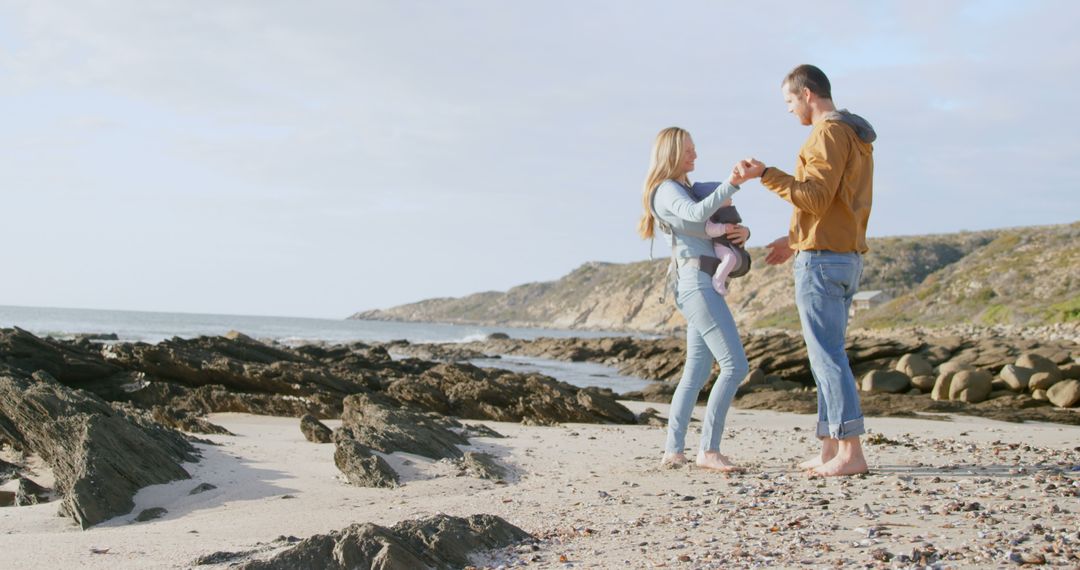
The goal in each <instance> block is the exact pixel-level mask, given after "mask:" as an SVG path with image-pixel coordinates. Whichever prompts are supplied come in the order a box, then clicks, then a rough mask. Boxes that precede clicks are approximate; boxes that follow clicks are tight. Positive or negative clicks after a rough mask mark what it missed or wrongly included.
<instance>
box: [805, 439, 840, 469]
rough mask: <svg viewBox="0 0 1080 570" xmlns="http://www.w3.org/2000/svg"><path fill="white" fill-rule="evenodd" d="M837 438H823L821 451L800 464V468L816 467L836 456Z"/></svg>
mask: <svg viewBox="0 0 1080 570" xmlns="http://www.w3.org/2000/svg"><path fill="white" fill-rule="evenodd" d="M836 447H837V445H836V440H835V439H833V438H831V437H824V438H821V453H820V454H819V455H816V456H814V457H811V458H810V459H807V460H806V461H803V462H802V463H800V464H799V469H814V468H817V467H821V466H822V465H824V464H826V463H828V462H829V461H830V460H831V459H832V458H833V457H836Z"/></svg>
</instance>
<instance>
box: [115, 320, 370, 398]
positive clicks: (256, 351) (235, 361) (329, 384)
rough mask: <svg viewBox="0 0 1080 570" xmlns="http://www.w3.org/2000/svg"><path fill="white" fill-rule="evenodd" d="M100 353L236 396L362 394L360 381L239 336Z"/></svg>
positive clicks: (168, 377)
mask: <svg viewBox="0 0 1080 570" xmlns="http://www.w3.org/2000/svg"><path fill="white" fill-rule="evenodd" d="M103 353H104V354H105V355H106V356H107V357H108V358H109V359H110V361H111V362H115V363H117V364H120V365H121V366H124V367H126V368H128V369H130V370H134V371H138V372H142V373H144V374H146V375H147V376H150V377H153V378H158V379H162V380H167V381H169V382H172V383H176V384H181V385H184V386H188V387H199V386H210V385H220V386H224V387H226V388H228V389H229V390H233V391H239V392H252V393H265V394H281V395H292V396H305V395H310V394H312V393H315V392H319V391H333V392H337V393H340V394H352V393H356V392H361V391H364V390H366V387H365V386H364V385H363V384H362V383H360V382H357V381H355V380H354V379H351V378H343V377H341V376H340V375H338V374H335V373H333V371H331V370H330V369H328V367H326V366H324V365H323V364H321V363H318V362H316V361H314V360H313V359H311V358H309V357H307V356H306V355H304V354H301V353H298V352H292V351H288V350H285V349H283V348H278V347H274V346H270V345H267V344H263V343H261V342H258V341H256V340H253V339H251V338H249V337H246V336H243V335H239V336H237V337H236V338H232V339H229V338H225V337H199V338H195V339H180V338H173V339H171V340H167V341H163V342H161V343H158V344H156V345H149V344H145V343H134V344H118V345H113V346H111V347H107V348H106V349H105V350H104V351H103Z"/></svg>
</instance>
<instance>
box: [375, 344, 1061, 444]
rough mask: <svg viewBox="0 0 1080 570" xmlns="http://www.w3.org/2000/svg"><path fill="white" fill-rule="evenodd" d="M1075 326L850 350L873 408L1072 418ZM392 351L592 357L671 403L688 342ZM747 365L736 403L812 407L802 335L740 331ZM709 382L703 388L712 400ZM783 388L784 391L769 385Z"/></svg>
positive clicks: (448, 357) (401, 348)
mask: <svg viewBox="0 0 1080 570" xmlns="http://www.w3.org/2000/svg"><path fill="white" fill-rule="evenodd" d="M1072 331H1073V327H1071V326H1056V327H1046V328H1043V329H1041V330H1030V329H1029V331H1028V333H1027V334H1016V336H1011V335H1012V334H1014V333H1017V331H1011V330H1009V329H1007V328H1004V327H999V328H975V327H953V328H949V329H936V330H925V329H906V330H902V331H894V332H893V333H892V334H889V335H886V334H885V333H884V332H883V331H872V332H867V331H856V332H854V333H853V334H851V335H849V336H850V338H849V340H848V346H847V352H848V356H849V358H850V361H851V365H852V370H853V371H854V372H855V375H856V378H857V380H858V382H859V384H860V389H861V390H862V400H863V407H864V411H865V412H866V413H867V415H911V414H914V413H917V412H928V413H967V414H972V415H979V416H984V417H990V418H994V419H1000V420H1006V421H1051V422H1060V423H1067V424H1073V425H1076V424H1078V423H1080V413H1076V410H1075V408H1076V407H1077V406H1078V405H1080V344H1078V343H1077V341H1076V340H1075V337H1074V336H1073V335H1072ZM381 346H382V347H383V348H385V349H386V350H387V351H388V352H390V353H393V354H396V355H407V356H418V357H421V358H427V359H435V360H443V361H447V362H455V361H456V362H460V361H464V360H473V359H477V358H488V357H497V356H500V355H515V356H530V357H538V358H549V359H555V360H564V361H571V362H595V363H599V364H604V365H608V366H612V367H614V368H616V369H617V370H618V371H619V373H620V374H624V375H628V376H637V377H640V378H645V379H649V380H656V381H658V383H657V384H654V385H652V386H649V387H648V388H646V389H644V390H642V391H641V392H631V393H627V394H622V395H621V397H622V398H626V399H643V400H645V401H650V402H668V401H670V399H671V395H672V393H673V392H674V389H675V384H676V383H677V382H678V379H679V376H680V374H681V373H682V365H683V361H684V359H685V348H684V341H683V340H682V339H681V338H677V337H664V338H658V339H642V338H634V337H609V338H539V339H535V340H521V339H512V338H508V337H506V336H505V335H496V336H493V337H491V338H488V339H486V340H483V341H477V342H470V343H460V344H412V343H409V342H406V341H395V342H391V343H386V344H383V345H381ZM743 346H744V348H745V350H746V354H747V358H748V360H749V362H750V368H751V372H750V374H749V375H748V376H747V378H746V379H745V380H744V381H743V382H742V385H741V386H740V389H739V392H738V395H737V399H736V401H735V406H737V407H744V408H752V409H775V410H778V411H792V412H798V413H811V412H813V411H815V409H816V400H815V397H814V395H813V394H812V393H807V392H808V391H812V390H813V389H814V382H813V376H812V375H811V373H810V368H809V361H808V359H807V355H806V348H805V344H804V343H803V341H802V338H801V337H800V336H799V335H797V334H795V333H791V332H788V331H782V330H770V331H759V332H754V333H751V334H746V335H744V336H743ZM708 388H709V386H708V385H707V386H706V388H705V389H704V390H702V393H701V396H702V399H704V398H706V397H707V393H708ZM777 391H780V392H783V395H777V394H773V392H777Z"/></svg>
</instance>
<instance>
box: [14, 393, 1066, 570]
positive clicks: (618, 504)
mask: <svg viewBox="0 0 1080 570" xmlns="http://www.w3.org/2000/svg"><path fill="white" fill-rule="evenodd" d="M624 403H625V404H626V405H628V406H629V407H631V408H632V409H634V410H635V411H641V410H642V409H644V408H645V407H646V406H650V405H651V406H652V407H655V408H657V409H659V410H660V411H661V413H663V414H665V415H666V412H667V409H666V406H663V405H655V404H642V403H639V402H624ZM696 413H697V414H700V413H701V408H700V407H699V408H698V409H697V410H696ZM210 420H211V421H213V422H214V423H217V424H220V425H222V426H224V427H226V428H227V429H229V430H231V431H232V432H234V433H235V434H236V435H235V436H211V437H209V439H211V440H213V441H215V442H217V443H218V444H220V445H217V446H211V445H200V446H199V447H200V449H201V450H202V452H203V456H204V459H203V461H201V462H200V463H197V464H190V465H187V466H186V467H187V468H188V470H189V472H191V474H192V479H191V480H186V481H180V482H175V483H172V484H168V485H158V486H155V487H151V488H147V489H144V490H143V491H142V492H140V494H139V495H138V497H137V498H136V503H137V504H136V507H135V510H134V511H133V512H132V514H131V515H128V516H124V517H118V518H116V519H113V520H111V521H108V522H106V523H104V524H101V525H98V526H96V527H94V528H92V529H90V530H86V531H83V530H79V529H78V528H77V527H76V526H75V525H74V524H73V523H72V522H71V521H70V520H69V519H64V518H60V517H58V516H56V510H57V504H56V503H47V504H42V505H37V506H29V507H10V508H3V509H0V566H2V567H4V568H107V569H110V570H119V569H123V568H140V569H142V568H190V567H192V564H193V562H194V561H195V560H196V559H197V558H198V557H200V556H203V555H207V554H211V553H214V552H218V551H234V552H235V551H247V550H252V549H262V550H263V551H264V554H263V555H268V554H269V553H271V552H272V551H273V549H274V548H281V547H282V546H281V544H282V542H277V543H274V540H275V539H276V538H278V537H279V536H282V535H285V536H290V535H291V536H295V537H300V538H304V537H307V536H309V535H312V534H317V533H326V532H329V531H332V530H337V529H341V528H343V527H345V526H347V525H349V524H351V523H355V522H375V523H379V524H384V525H391V524H393V523H395V522H397V521H400V520H403V519H408V518H415V517H424V516H428V515H432V514H435V513H446V514H452V515H471V514H476V513H491V514H495V515H499V516H502V517H504V518H505V519H507V520H508V521H510V522H511V523H513V524H516V525H518V526H519V527H521V528H523V529H525V530H526V531H528V532H530V533H532V534H534V535H535V536H537V537H538V538H539V539H540V540H539V541H538V542H537V543H536V544H535V545H522V546H518V547H513V548H509V549H505V550H503V551H497V552H493V553H489V554H487V555H485V556H484V557H482V558H480V559H478V560H477V563H478V565H481V566H483V565H487V566H491V567H497V566H499V565H506V566H508V567H515V566H519V565H527V566H528V567H534V568H569V567H573V568H655V567H674V568H737V567H764V566H772V567H803V568H814V567H837V566H841V567H850V566H864V567H865V566H867V565H869V566H871V567H873V566H881V567H894V566H896V567H908V566H910V564H911V563H910V562H907V561H906V560H904V559H903V558H899V557H898V556H900V555H903V556H908V557H911V556H915V557H916V558H920V557H921V558H922V561H923V562H933V561H934V560H937V559H940V558H945V560H940V563H941V565H942V566H943V567H956V568H967V567H997V566H1003V565H1004V566H1008V565H1014V564H1015V563H1018V562H1021V561H1023V560H1024V557H1027V561H1028V562H1037V561H1038V560H1039V558H1038V557H1039V556H1043V557H1044V558H1045V559H1046V560H1047V561H1049V562H1051V563H1057V564H1062V565H1064V566H1065V567H1077V566H1078V565H1080V559H1077V558H1076V557H1077V556H1080V498H1078V497H1080V472H1078V471H1077V469H1080V467H1078V466H1080V447H1077V446H1080V427H1075V426H1061V425H1052V424H1015V423H1003V422H996V421H992V420H985V419H979V418H972V417H962V416H957V417H951V418H949V421H941V420H940V419H939V420H929V419H907V418H881V419H879V418H869V419H868V421H867V424H868V427H869V428H870V430H871V436H870V437H868V438H867V442H868V443H867V446H866V447H867V456H868V460H869V462H870V467H871V470H872V472H871V474H870V475H868V476H861V477H854V478H846V479H833V480H812V479H808V478H807V477H805V476H804V475H803V474H801V473H800V472H799V471H797V470H796V469H795V468H794V467H793V465H794V463H795V462H796V461H797V460H800V459H803V458H805V456H807V455H809V454H810V453H811V452H812V451H814V450H815V445H816V441H814V440H813V438H812V437H811V436H810V434H811V433H812V427H813V425H814V421H813V418H812V417H810V416H805V415H798V414H789V413H778V412H771V411H756V410H738V409H732V410H731V412H730V414H729V416H728V431H727V432H726V433H725V437H724V443H723V444H722V447H723V451H724V452H725V453H727V454H729V455H730V456H731V457H732V458H734V459H736V460H738V461H740V462H743V463H744V464H745V465H746V466H747V467H748V468H749V471H748V472H747V473H745V474H741V475H731V476H728V475H721V474H716V473H709V472H703V471H700V470H695V469H691V468H684V469H680V470H661V469H658V468H657V467H656V464H657V461H658V459H659V457H660V447H661V445H662V443H663V439H664V431H663V429H662V428H657V427H646V426H609V425H580V424H568V425H563V426H558V427H530V426H522V425H519V424H504V423H494V422H484V423H485V424H486V425H488V426H490V427H492V428H494V429H495V430H496V431H498V432H500V433H502V434H503V435H505V436H506V438H504V439H494V438H478V439H474V440H473V441H474V446H473V448H474V449H479V450H484V451H488V452H490V453H493V454H494V455H496V456H498V457H500V458H501V459H502V460H503V461H504V462H506V463H507V464H509V465H510V466H511V467H512V468H513V470H514V471H515V476H514V478H513V480H512V481H510V482H509V483H508V484H498V483H494V482H490V481H486V480H480V479H476V478H472V477H467V476H457V470H456V469H455V468H454V467H453V466H451V465H450V464H448V463H445V462H434V461H430V460H427V459H424V458H419V457H414V456H406V455H404V454H394V455H392V456H389V457H388V460H389V461H390V462H391V464H392V465H393V466H394V467H395V468H397V469H398V470H399V471H400V472H402V473H403V481H405V485H404V486H402V487H400V488H397V489H392V490H387V489H367V488H356V487H352V486H349V485H348V484H346V483H344V482H343V481H342V479H341V478H340V476H339V475H340V474H339V472H338V470H337V468H336V467H335V466H334V463H333V451H334V446H333V445H332V444H313V443H309V442H307V441H306V440H305V439H304V438H303V436H302V435H301V433H300V429H299V422H298V421H297V420H295V419H289V418H273V417H260V416H250V415H243V414H217V415H213V416H211V417H210ZM469 423H474V422H469ZM327 424H328V425H330V426H331V427H335V426H336V425H337V424H336V422H327ZM695 425H696V424H695ZM691 431H692V433H691V434H690V436H689V438H688V439H689V441H688V444H689V445H691V446H696V444H697V433H696V430H695V428H693V427H692V430H691ZM870 442H876V443H870ZM41 471H42V472H41V473H39V475H42V476H43V477H44V478H45V479H46V480H47V477H48V474H47V473H45V472H44V470H43V469H42V470H41ZM201 483H209V484H212V485H214V486H215V487H216V488H215V489H211V490H209V491H205V492H202V493H198V494H195V495H190V494H189V492H190V491H191V490H192V489H194V488H195V487H196V486H198V485H199V484H201ZM151 507H164V508H165V509H167V510H168V513H167V514H165V515H164V516H163V517H162V518H159V519H156V520H151V521H148V522H133V521H134V518H135V516H136V515H137V514H138V513H139V512H141V511H142V510H143V509H147V508H151ZM890 556H891V557H892V558H891V561H888V562H887V561H886V560H887V559H889V558H890ZM950 558H951V559H950ZM1010 558H1011V559H1012V561H1010ZM225 567H226V565H224V564H222V565H209V566H200V568H225Z"/></svg>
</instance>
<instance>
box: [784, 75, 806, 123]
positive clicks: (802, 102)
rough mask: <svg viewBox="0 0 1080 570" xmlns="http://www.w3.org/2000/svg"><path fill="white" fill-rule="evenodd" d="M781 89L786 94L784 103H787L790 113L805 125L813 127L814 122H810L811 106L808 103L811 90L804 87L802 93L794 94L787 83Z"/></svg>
mask: <svg viewBox="0 0 1080 570" xmlns="http://www.w3.org/2000/svg"><path fill="white" fill-rule="evenodd" d="M780 89H781V90H782V91H783V92H784V103H787V110H788V113H791V114H792V115H795V117H796V118H797V119H799V122H800V123H802V124H803V125H807V126H809V125H811V124H812V123H813V121H811V120H810V118H811V113H810V104H809V103H808V101H807V99H808V98H809V97H808V94H809V93H810V90H809V89H807V88H805V87H804V88H803V89H802V93H793V92H792V91H791V89H788V84H787V83H785V84H783V85H782V86H780Z"/></svg>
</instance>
